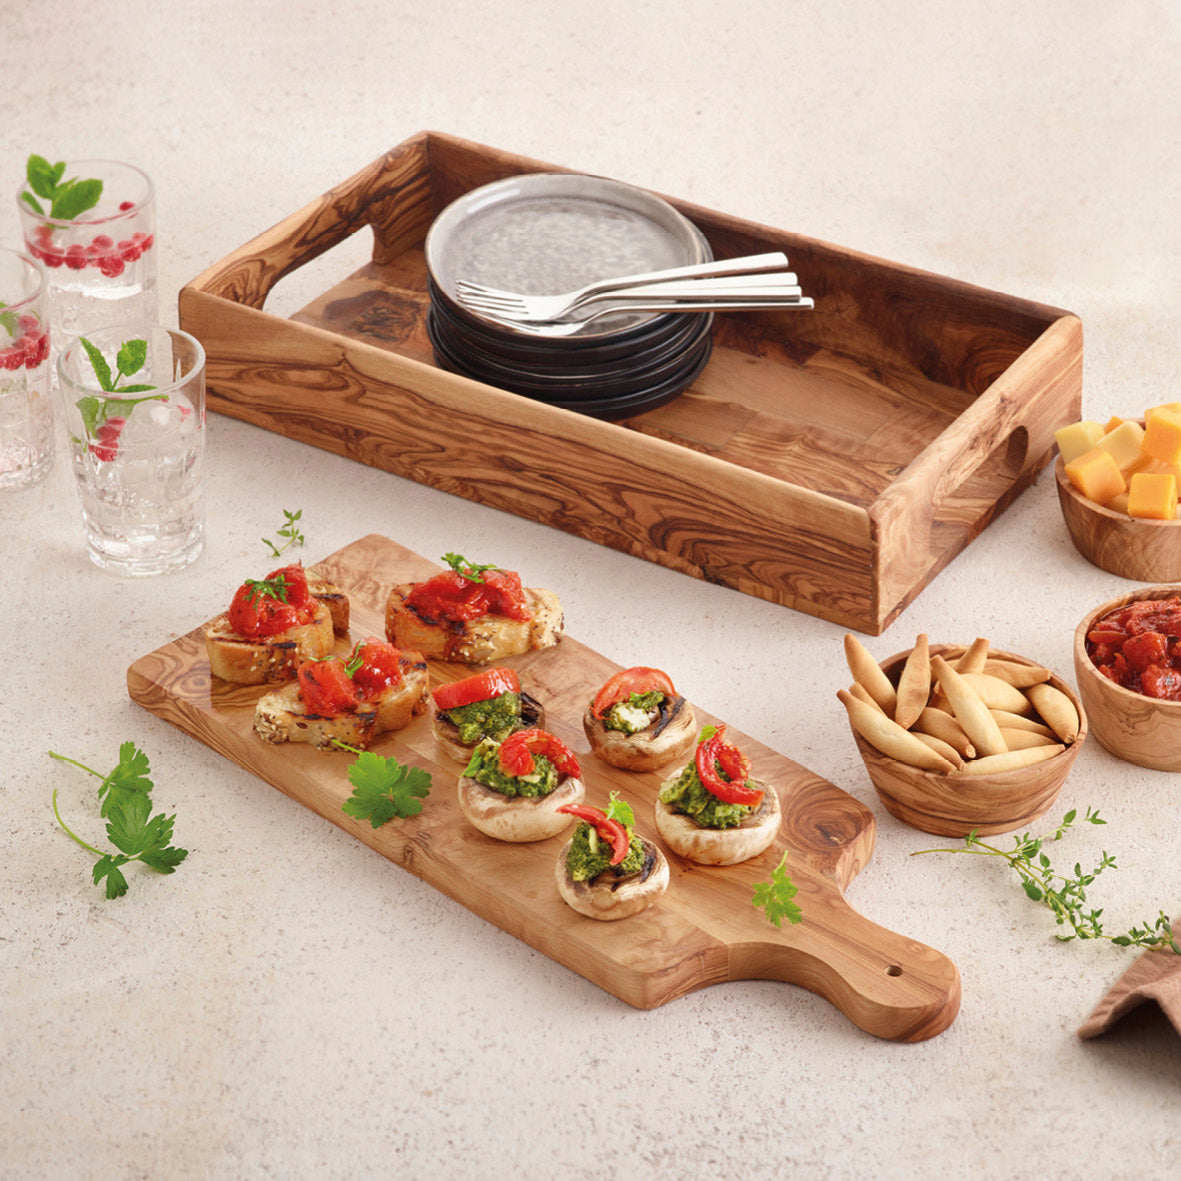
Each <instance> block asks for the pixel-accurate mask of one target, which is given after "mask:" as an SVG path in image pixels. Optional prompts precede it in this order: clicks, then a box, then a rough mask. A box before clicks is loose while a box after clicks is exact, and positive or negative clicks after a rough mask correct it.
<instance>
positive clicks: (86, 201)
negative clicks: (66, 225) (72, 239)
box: [49, 180, 103, 221]
mask: <svg viewBox="0 0 1181 1181" xmlns="http://www.w3.org/2000/svg"><path fill="white" fill-rule="evenodd" d="M102 195H103V182H102V181H101V180H72V181H67V182H66V183H65V184H64V185H60V186H58V188H57V190H56V192H55V193H54V195H53V203H52V205H50V207H49V216H50V217H52V218H55V219H56V220H58V221H72V220H73V219H74V218H75V217H77V216H78V214H80V213H85V212H86V210H88V209H93V208H94V207H95V206H96V205H97V204H98V201H99V198H100V197H101V196H102Z"/></svg>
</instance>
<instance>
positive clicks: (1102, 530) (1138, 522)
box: [1054, 455, 1181, 582]
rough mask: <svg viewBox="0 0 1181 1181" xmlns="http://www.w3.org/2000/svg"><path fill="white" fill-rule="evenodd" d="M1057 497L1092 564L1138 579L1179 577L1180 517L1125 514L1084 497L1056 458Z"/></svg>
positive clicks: (1072, 537)
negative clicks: (1146, 517) (1147, 517)
mask: <svg viewBox="0 0 1181 1181" xmlns="http://www.w3.org/2000/svg"><path fill="white" fill-rule="evenodd" d="M1054 478H1055V480H1056V481H1057V484H1058V503H1059V504H1060V505H1061V506H1062V517H1063V520H1065V522H1066V529H1067V532H1068V533H1069V534H1070V540H1071V541H1073V542H1074V548H1075V549H1077V550H1078V552H1079V553H1080V554H1082V555H1083V557H1084V558H1086V559H1087V561H1088V562H1090V563H1091V564H1092V565H1093V566H1098V567H1099V569H1100V570H1106V571H1107V572H1108V573H1109V574H1118V575H1119V576H1120V577H1121V578H1131V579H1133V580H1135V581H1136V582H1172V581H1174V580H1176V579H1181V521H1178V520H1174V521H1148V520H1144V519H1143V518H1138V517H1129V516H1128V514H1127V513H1120V512H1116V511H1115V510H1114V509H1109V508H1105V507H1104V506H1103V505H1101V504H1096V503H1095V502H1094V501H1093V500H1088V499H1087V497H1085V496H1084V495H1083V494H1082V493H1081V492H1080V491H1079V490H1078V489H1077V488H1076V487H1075V486H1074V485H1073V484H1072V483H1071V482H1070V481H1069V480H1068V479H1067V478H1066V465H1065V464H1064V463H1063V462H1062V456H1061V455H1059V456H1058V459H1057V462H1056V463H1055V464H1054Z"/></svg>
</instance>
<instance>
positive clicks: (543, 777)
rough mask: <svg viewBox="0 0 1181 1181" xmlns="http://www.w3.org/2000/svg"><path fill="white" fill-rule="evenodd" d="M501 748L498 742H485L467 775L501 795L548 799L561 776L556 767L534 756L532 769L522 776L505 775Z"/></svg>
mask: <svg viewBox="0 0 1181 1181" xmlns="http://www.w3.org/2000/svg"><path fill="white" fill-rule="evenodd" d="M499 752H500V748H499V746H498V744H497V743H495V742H492V741H489V740H488V739H484V740H483V741H482V742H481V743H480V744H479V746H477V747H476V749H475V750H474V751H472V757H471V759H470V760H468V765H467V768H466V769H465V771H464V774H465V775H467V776H470V777H471V778H472V779H474V780H475V781H476V782H477V783H482V784H483V785H484V786H485V787H487V788H490V789H491V790H492V791H495V792H499V793H500V794H501V795H502V796H512V797H520V798H523V799H536V798H537V797H539V796H548V795H549V794H550V793H551V792H552V791H553V790H554V788H556V787H557V786H558V781H559V780H560V779H561V774H560V773H559V772H558V769H557V767H555V766H554V765H553V763H551V762H550V761H549V759H547V758H546V757H545V755H539V754H535V755H534V756H533V770H532V771H530V772H529V774H528V775H522V776H520V777H518V776H516V775H506V774H505V773H504V771H503V770H502V769H501V766H500V753H499Z"/></svg>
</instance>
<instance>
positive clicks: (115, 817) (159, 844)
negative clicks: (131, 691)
mask: <svg viewBox="0 0 1181 1181" xmlns="http://www.w3.org/2000/svg"><path fill="white" fill-rule="evenodd" d="M49 756H50V758H54V759H57V760H59V761H60V762H63V763H69V764H70V765H71V766H74V767H78V768H80V769H81V770H83V771H85V772H86V773H87V774H88V775H93V776H94V777H95V778H96V779H100V780H102V782H101V783H100V784H99V786H98V799H99V815H100V816H101V817H103V818H105V819H106V821H107V838H108V840H109V841H110V842H111V844H112V845H113V846H114V847H115V849H116V850H118V851H117V852H110V851H104V850H102V849H98V848H96V847H95V846H94V845H92V844H90V843H89V842H88V841H84V840H83V839H82V838H81V837H80V836H78V834H77V833H75V832H74V831H73V830H72V829H71V828H70V827H69V825H67V824H66V822H65V821H64V820H63V819H62V814H61V811H60V810H59V809H58V806H57V791H58V789H57V788H56V787H55V788H54V789H53V814H54V816H55V817H57V822H58V824H59V825H60V826H61V828H62V830H63V831H64V832H65V833H66V835H67V836H68V837H69V838H70V839H71V840H72V841H74V842H75V843H76V844H78V845H81V846H82V848H83V849H87V850H88V851H89V852H91V853H93V854H94V855H95V856H96V857H97V858H98V861H96V862H95V864H94V871H93V874H92V876H93V878H94V884H95V885H96V886H97V885H99V884H100V883H102V882H104V880H105V884H106V891H107V897H108V898H122V897H123V895H124V894H126V893H127V878H126V877H125V876H124V874H123V870H122V867H123V866H124V865H127V864H129V863H130V862H132V861H138V862H140V863H142V864H143V865H146V866H147V867H148V868H149V869H152V870H155V872H156V873H174V872H175V871H176V867H177V866H178V865H179V864H180V863H181V862H182V861H183V860H184V859H185V858H186V857H187V856H188V855H189V853H188V850H187V849H178V848H175V847H174V846H173V844H172V827H173V823H174V821H175V820H176V816H175V815H172V816H165V815H164V813H162V812H161V813H158V814H156V815H155V816H153V815H152V799H151V791H152V781H151V779H149V778H148V772H149V771H150V770H151V766H150V764H149V762H148V756H147V755H146V754H144V752H143V751H142V750H140V749H139V747H137V746H136V745H135V743H134V742H124V743H123V744H122V745H121V746H120V747H119V762H118V763H117V764H116V765H115V767H114V768H113V769H112V770H111V771H109V772H108V773H107V774H106V775H103V774H102V773H101V772H99V771H95V770H94V768H92V767H87V766H86V765H85V764H84V763H80V762H78V761H77V760H76V759H71V758H67V757H66V756H65V755H59V754H57V753H56V752H55V751H52V750H51V751H50V752H49Z"/></svg>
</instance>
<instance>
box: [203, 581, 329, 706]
mask: <svg viewBox="0 0 1181 1181" xmlns="http://www.w3.org/2000/svg"><path fill="white" fill-rule="evenodd" d="M203 634H204V636H205V651H206V653H207V655H208V657H209V671H210V672H211V673H212V674H213V675H214V676H215V677H220V678H221V679H222V680H223V681H233V682H234V683H235V684H238V685H266V684H272V683H274V682H276V681H286V680H289V679H290V678H291V677H293V676H295V669H296V667H297V666H298V665H299V663H300V661H303V660H313V659H315V658H318V657H321V656H327V655H328V654H329V653H330V652H331V651H332V644H333V630H332V612H331V611H330V610H329V609H328V607H327V606H326V605H325V604H324V603H322V602H320V601H319V600H317V602H316V614H315V616H314V617H313V619H312V621H311V623H304V624H300V625H299V626H298V627H290V628H288V629H287V630H286V631H284V632H278V633H277V634H276V635H273V636H264V637H263V638H262V639H259V640H252V639H250V638H249V637H248V636H244V635H242V634H241V633H240V632H236V631H234V629H233V628H232V627H231V626H230V618H229V615H228V614H227V613H226V612H224V611H223V612H222V613H221V614H220V615H219V616H218V617H217V618H216V619H214V620H212V621H211V622H209V623H207V624H206V625H205V629H204V632H203Z"/></svg>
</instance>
